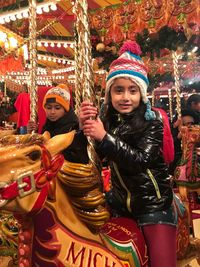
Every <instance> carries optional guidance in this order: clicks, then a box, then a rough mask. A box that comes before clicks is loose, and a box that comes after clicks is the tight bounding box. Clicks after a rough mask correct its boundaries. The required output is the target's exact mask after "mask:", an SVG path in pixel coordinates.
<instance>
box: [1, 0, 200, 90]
mask: <svg viewBox="0 0 200 267" xmlns="http://www.w3.org/2000/svg"><path fill="white" fill-rule="evenodd" d="M36 2H37V8H36V12H37V16H36V27H37V30H36V36H37V66H38V70H37V74H38V75H37V76H38V84H45V83H46V84H47V85H48V84H51V83H52V82H63V81H66V80H68V81H69V82H70V81H72V82H73V81H74V36H75V29H74V23H75V20H76V17H75V15H74V13H73V4H74V3H73V1H68V0H61V1H47V0H44V1H42V0H38V1H36ZM182 2H184V4H183V3H182ZM182 2H180V3H179V1H174V0H170V1H168V0H160V1H145V0H135V1H123V0H121V1H119V0H112V1H103V0H101V1H99V0H89V1H88V9H89V12H88V13H89V23H90V29H91V43H92V52H93V57H94V58H96V61H95V64H94V67H95V70H96V71H97V72H98V73H99V75H104V72H103V70H107V69H108V65H109V63H110V61H111V60H113V59H114V58H115V57H116V56H117V51H118V49H119V45H120V44H122V42H123V41H124V40H126V39H131V40H135V39H136V40H137V41H138V42H139V43H140V45H141V47H142V50H143V56H144V61H145V62H146V64H147V65H148V66H149V72H150V79H151V80H152V82H153V84H154V87H155V84H156V86H159V85H160V83H161V82H168V81H169V82H172V81H173V64H172V57H171V51H177V53H178V54H179V55H180V57H179V70H180V76H181V77H182V79H183V84H182V85H183V86H189V85H190V84H196V83H199V69H200V66H199V54H200V51H199V49H200V48H199V47H200V36H199V29H200V14H199V13H200V10H199V0H191V1H182ZM0 7H1V12H0V62H1V67H0V79H1V81H5V80H6V81H8V84H9V82H10V83H12V84H18V85H19V86H22V85H23V84H26V82H27V78H28V75H29V61H30V49H29V41H30V27H29V2H28V1H26V0H7V1H1V2H0ZM101 70H102V72H101ZM97 80H98V81H99V79H97ZM100 80H101V79H100ZM102 80H103V78H102ZM100 85H101V86H103V85H102V83H101V84H100Z"/></svg>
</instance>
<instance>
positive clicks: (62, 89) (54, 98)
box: [43, 84, 70, 111]
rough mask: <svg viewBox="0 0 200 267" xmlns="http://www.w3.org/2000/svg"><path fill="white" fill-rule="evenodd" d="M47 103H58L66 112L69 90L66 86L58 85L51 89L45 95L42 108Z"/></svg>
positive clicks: (68, 103)
mask: <svg viewBox="0 0 200 267" xmlns="http://www.w3.org/2000/svg"><path fill="white" fill-rule="evenodd" d="M48 103H58V104H60V105H61V106H63V107H64V109H65V110H66V111H69V108H70V90H69V88H68V86H67V85H66V84H58V85H57V86H56V87H53V88H51V89H50V90H49V91H48V92H47V93H46V95H45V97H44V100H43V108H44V106H45V105H46V104H48Z"/></svg>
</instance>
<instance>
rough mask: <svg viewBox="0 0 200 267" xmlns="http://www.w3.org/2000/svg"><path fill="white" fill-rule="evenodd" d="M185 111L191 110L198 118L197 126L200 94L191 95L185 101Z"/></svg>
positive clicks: (199, 117) (199, 115)
mask: <svg viewBox="0 0 200 267" xmlns="http://www.w3.org/2000/svg"><path fill="white" fill-rule="evenodd" d="M186 105H187V109H190V110H192V111H193V112H195V113H196V115H197V116H198V122H197V124H200V94H192V95H191V96H189V97H188V99H187V104H186Z"/></svg>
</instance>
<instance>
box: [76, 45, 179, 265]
mask: <svg viewBox="0 0 200 267" xmlns="http://www.w3.org/2000/svg"><path fill="white" fill-rule="evenodd" d="M120 54H121V56H120V57H119V58H118V59H116V60H115V61H114V62H113V63H112V64H111V66H110V72H109V75H108V77H107V84H106V92H105V117H104V118H103V122H102V121H101V120H100V118H97V119H95V120H92V119H91V118H94V117H96V116H97V109H96V108H95V107H94V106H93V105H92V103H89V102H87V101H85V102H83V103H82V105H81V108H80V114H79V121H80V125H81V127H82V130H83V132H84V134H85V135H86V136H89V137H91V138H93V139H94V140H96V142H95V144H96V151H97V152H98V154H99V155H100V156H101V157H102V158H107V159H108V160H109V161H110V167H111V183H112V187H111V188H112V189H111V190H110V192H109V193H108V195H107V198H108V204H109V205H110V207H111V210H112V211H113V214H115V215H117V216H129V217H132V218H133V219H135V220H136V221H137V222H138V225H139V226H141V229H142V231H143V234H144V237H145V241H146V244H147V248H148V253H149V258H150V266H151V267H161V266H162V267H169V266H170V267H175V266H176V216H175V214H174V210H173V206H172V200H173V193H172V188H171V185H170V179H169V178H168V170H167V166H166V164H165V162H164V160H163V155H162V152H161V148H162V142H163V124H162V120H161V118H160V116H159V115H158V114H157V113H156V112H153V111H152V110H151V106H150V103H149V101H148V99H147V94H146V93H147V87H148V78H147V69H146V68H145V66H144V63H143V62H142V60H141V58H140V56H139V55H140V54H141V50H140V47H139V46H138V44H137V43H135V42H132V41H128V42H127V43H125V44H124V45H123V46H122V48H121V50H120Z"/></svg>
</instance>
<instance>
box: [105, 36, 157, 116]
mask: <svg viewBox="0 0 200 267" xmlns="http://www.w3.org/2000/svg"><path fill="white" fill-rule="evenodd" d="M141 53H142V51H141V49H140V46H139V45H138V44H137V43H136V42H135V41H126V42H125V43H124V44H123V46H122V47H121V49H120V50H119V55H120V56H119V57H118V58H117V59H116V60H114V61H113V62H112V64H111V65H110V71H109V74H108V77H107V80H106V81H107V82H106V91H105V104H107V103H108V96H109V92H110V88H111V86H112V84H113V82H114V80H115V79H116V78H125V77H127V78H130V79H131V80H133V82H135V83H136V84H137V85H138V87H139V88H140V93H141V97H142V101H143V102H144V103H145V104H146V105H147V110H146V113H145V118H146V120H151V119H155V113H154V112H153V111H152V110H151V105H150V102H149V100H148V98H147V88H148V85H149V80H148V78H147V68H146V67H145V65H144V62H143V61H142V59H141V57H140V55H141Z"/></svg>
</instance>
